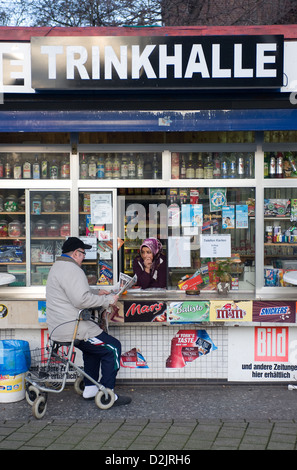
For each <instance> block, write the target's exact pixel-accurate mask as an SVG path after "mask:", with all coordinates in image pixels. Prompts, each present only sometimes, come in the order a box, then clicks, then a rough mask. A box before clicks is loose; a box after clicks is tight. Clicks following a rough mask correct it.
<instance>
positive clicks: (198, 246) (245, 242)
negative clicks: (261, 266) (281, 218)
mask: <svg viewBox="0 0 297 470" xmlns="http://www.w3.org/2000/svg"><path fill="white" fill-rule="evenodd" d="M165 191H166V194H165ZM121 194H122V192H121ZM124 197H125V227H124V237H125V238H124V241H125V242H124V245H123V247H122V250H121V266H120V269H122V270H124V271H125V272H126V273H127V274H132V273H133V260H134V259H135V257H136V256H138V255H139V248H140V245H141V244H142V242H143V240H144V239H145V238H148V237H154V238H158V239H159V240H160V241H161V243H162V245H163V253H164V255H165V256H166V263H167V287H168V288H169V289H184V288H186V286H187V285H188V286H190V287H189V289H187V290H192V288H195V287H196V288H199V289H200V290H215V289H216V288H217V285H218V282H219V281H221V282H228V283H229V286H230V287H231V289H233V290H238V289H240V290H254V287H255V279H254V274H255V265H254V262H255V190H254V188H199V187H197V188H191V189H189V188H170V189H166V190H162V189H158V190H155V189H150V194H149V195H146V196H142V195H137V194H135V195H133V196H132V195H131V196H129V195H128V190H126V195H125V196H124ZM193 278H196V279H193Z"/></svg>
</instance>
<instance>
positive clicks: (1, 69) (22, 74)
mask: <svg viewBox="0 0 297 470" xmlns="http://www.w3.org/2000/svg"><path fill="white" fill-rule="evenodd" d="M30 52H31V46H30V44H20V43H8V42H7V43H0V92H2V93H34V90H33V89H32V87H31V54H30Z"/></svg>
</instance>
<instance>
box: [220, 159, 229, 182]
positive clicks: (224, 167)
mask: <svg viewBox="0 0 297 470" xmlns="http://www.w3.org/2000/svg"><path fill="white" fill-rule="evenodd" d="M228 173H229V165H228V158H227V154H226V153H223V154H222V158H221V177H222V178H224V179H225V178H228Z"/></svg>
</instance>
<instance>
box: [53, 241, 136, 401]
mask: <svg viewBox="0 0 297 470" xmlns="http://www.w3.org/2000/svg"><path fill="white" fill-rule="evenodd" d="M90 248H91V245H86V244H85V243H83V242H82V240H80V239H79V238H76V237H69V238H68V239H67V240H66V241H65V243H64V244H63V246H62V255H61V256H60V257H59V258H57V260H56V261H55V263H54V264H53V266H52V267H51V269H50V272H49V275H48V279H47V284H46V314H47V324H48V329H49V333H50V336H51V339H53V340H54V341H58V342H59V341H60V342H70V341H71V340H72V336H73V332H74V328H75V321H76V320H77V317H78V312H79V311H80V310H82V309H85V308H98V307H103V308H107V307H108V306H109V305H113V304H115V303H116V302H117V300H118V296H117V295H113V294H109V293H108V291H106V290H99V291H98V292H97V293H95V292H94V293H93V292H92V291H91V289H90V286H89V284H88V281H87V277H86V275H85V273H84V271H83V270H82V268H81V265H82V262H83V260H84V258H85V254H86V252H85V250H89V249H90ZM76 339H77V340H79V342H77V344H76V347H78V348H79V349H80V350H81V351H82V352H83V360H84V370H85V372H86V373H87V374H88V375H89V376H90V377H92V378H93V379H94V380H95V381H98V378H99V368H100V365H101V380H100V383H101V384H102V385H104V386H105V387H107V388H110V389H112V390H114V386H115V381H116V376H117V373H118V370H119V368H120V357H121V343H120V342H119V341H118V340H117V339H116V338H114V337H113V336H111V335H109V334H107V333H106V332H104V331H103V330H102V329H101V328H100V327H99V325H98V324H97V323H95V322H93V321H91V320H82V321H80V322H79V327H78V331H77V335H76ZM84 381H85V389H84V392H83V397H84V398H87V399H88V398H93V397H94V396H95V395H96V393H97V391H98V387H97V386H96V385H94V384H93V383H92V382H90V381H89V380H88V379H87V378H85V379H84ZM115 398H116V400H115V402H114V405H113V406H116V405H124V404H128V403H130V401H131V399H130V398H129V397H119V396H117V395H116V394H115Z"/></svg>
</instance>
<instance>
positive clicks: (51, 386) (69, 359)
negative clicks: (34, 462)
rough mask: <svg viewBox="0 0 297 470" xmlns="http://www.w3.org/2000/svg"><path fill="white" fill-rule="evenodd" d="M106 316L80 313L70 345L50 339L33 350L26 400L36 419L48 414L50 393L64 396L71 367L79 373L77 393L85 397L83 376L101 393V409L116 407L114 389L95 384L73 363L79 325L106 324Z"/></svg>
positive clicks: (98, 399) (98, 396) (87, 311)
mask: <svg viewBox="0 0 297 470" xmlns="http://www.w3.org/2000/svg"><path fill="white" fill-rule="evenodd" d="M103 315H104V311H103V310H101V311H100V310H99V309H94V310H90V309H83V310H80V311H79V314H78V318H77V320H75V322H76V323H75V328H74V332H73V337H72V340H71V342H67V343H66V342H61V341H54V340H52V339H51V338H50V339H49V342H48V345H47V346H46V347H45V348H42V349H35V350H33V351H31V366H30V369H29V371H28V372H27V374H26V376H25V387H26V400H27V402H28V403H29V405H31V406H32V413H33V416H34V417H35V418H37V419H41V418H43V416H44V415H45V413H46V409H47V397H48V393H61V392H62V391H63V390H64V388H65V384H66V381H67V376H68V374H69V372H70V368H71V370H74V371H76V372H78V373H79V376H78V377H77V378H76V380H75V382H74V390H75V392H76V393H78V394H79V395H82V394H83V391H84V377H86V378H88V379H89V380H90V381H91V382H92V383H93V384H94V385H96V386H97V387H98V392H97V394H96V395H95V404H96V405H97V406H98V408H100V409H102V410H106V409H108V408H110V407H111V406H112V405H113V404H114V401H115V395H114V392H113V390H111V389H109V388H106V387H104V386H103V385H101V384H100V383H98V382H96V381H95V380H94V379H92V377H90V376H89V375H88V374H86V373H85V372H84V371H83V370H82V369H81V368H80V367H78V366H77V365H76V364H75V363H74V360H75V352H74V347H75V344H76V341H77V340H76V334H77V330H78V325H79V322H80V321H81V320H92V319H94V321H95V319H96V321H97V322H99V321H102V320H104V321H106V324H107V314H106V315H105V319H103V318H102V317H103ZM106 328H107V326H106ZM53 376H54V380H53ZM56 378H57V379H58V380H57V381H56V380H55V379H56Z"/></svg>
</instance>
